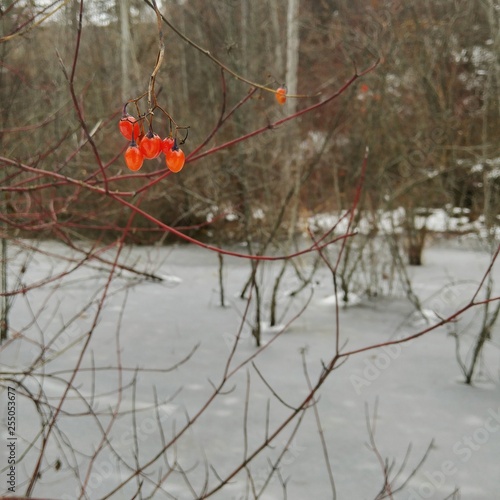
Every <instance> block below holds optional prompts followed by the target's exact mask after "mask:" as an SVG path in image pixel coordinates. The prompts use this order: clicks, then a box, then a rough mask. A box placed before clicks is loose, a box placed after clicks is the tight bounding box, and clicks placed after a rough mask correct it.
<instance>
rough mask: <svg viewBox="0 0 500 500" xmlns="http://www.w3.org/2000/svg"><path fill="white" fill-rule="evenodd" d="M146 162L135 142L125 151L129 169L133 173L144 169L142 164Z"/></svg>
mask: <svg viewBox="0 0 500 500" xmlns="http://www.w3.org/2000/svg"><path fill="white" fill-rule="evenodd" d="M143 162H144V156H143V154H142V153H141V151H140V150H139V147H138V146H137V144H136V142H135V141H132V142H131V143H130V146H129V147H128V148H127V151H125V163H126V164H127V167H128V168H129V169H130V170H132V171H133V172H137V170H140V169H141V167H142V163H143Z"/></svg>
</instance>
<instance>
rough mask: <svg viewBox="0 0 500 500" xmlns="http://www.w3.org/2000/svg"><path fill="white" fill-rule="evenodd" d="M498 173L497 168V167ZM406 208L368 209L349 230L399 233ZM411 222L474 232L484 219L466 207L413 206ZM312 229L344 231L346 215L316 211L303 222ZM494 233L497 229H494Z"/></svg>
mask: <svg viewBox="0 0 500 500" xmlns="http://www.w3.org/2000/svg"><path fill="white" fill-rule="evenodd" d="M498 172H500V170H498ZM496 175H500V174H498V173H497V172H496V171H492V172H491V176H496ZM405 220H406V211H405V209H404V208H403V207H398V208H397V209H394V210H392V211H385V210H377V211H376V212H375V213H372V212H368V213H366V214H362V216H361V217H360V218H359V220H358V221H357V223H356V224H355V225H351V227H350V231H351V232H352V231H353V230H356V232H358V233H360V234H365V235H368V234H370V233H372V232H373V231H379V232H381V233H384V234H401V233H402V232H403V230H404V225H405ZM413 224H414V227H415V228H416V229H421V228H423V227H424V226H425V228H426V229H427V231H431V232H435V233H446V232H452V233H463V234H467V233H474V234H479V235H481V236H482V235H484V234H485V231H486V229H485V226H484V218H482V217H479V218H478V220H475V221H471V220H470V218H469V213H468V212H467V210H466V209H461V208H458V207H451V206H450V207H445V208H434V209H432V208H431V209H429V208H425V209H423V208H422V209H418V208H417V209H416V210H415V215H414V216H413ZM303 225H304V226H305V227H309V228H310V229H311V231H313V233H314V232H324V231H328V230H330V229H331V228H332V227H333V226H336V227H335V234H343V233H345V232H347V230H348V227H349V216H346V213H345V212H341V213H331V212H328V213H318V214H315V215H313V216H311V217H309V218H308V220H307V223H306V224H303ZM496 232H498V229H497V231H496Z"/></svg>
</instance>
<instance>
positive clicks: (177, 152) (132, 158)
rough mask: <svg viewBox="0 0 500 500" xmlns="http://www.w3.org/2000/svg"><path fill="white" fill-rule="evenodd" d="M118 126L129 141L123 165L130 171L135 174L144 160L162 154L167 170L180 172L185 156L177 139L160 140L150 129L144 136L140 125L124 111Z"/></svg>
mask: <svg viewBox="0 0 500 500" xmlns="http://www.w3.org/2000/svg"><path fill="white" fill-rule="evenodd" d="M118 125H119V128H120V132H121V134H122V135H123V137H125V139H127V140H128V141H130V144H129V146H128V148H127V150H126V151H125V163H126V164H127V167H128V168H129V169H130V170H132V171H134V172H137V170H140V168H141V167H142V164H143V162H144V160H145V159H147V160H152V159H153V158H157V157H158V156H159V155H160V153H162V152H163V153H164V154H165V163H166V164H167V167H168V168H169V170H171V171H172V172H180V171H181V170H182V167H184V162H185V155H184V152H183V151H182V149H180V148H179V146H178V145H177V139H174V138H173V137H172V136H168V137H165V139H163V140H162V139H161V137H160V136H159V135H158V134H155V133H154V132H153V130H152V129H151V128H150V129H149V131H148V132H147V133H146V134H144V133H143V130H142V128H143V127H142V126H141V123H140V122H139V121H138V120H137V119H136V118H135V117H134V116H132V115H129V114H128V113H127V112H126V111H124V112H123V114H122V117H121V119H120V122H119V124H118Z"/></svg>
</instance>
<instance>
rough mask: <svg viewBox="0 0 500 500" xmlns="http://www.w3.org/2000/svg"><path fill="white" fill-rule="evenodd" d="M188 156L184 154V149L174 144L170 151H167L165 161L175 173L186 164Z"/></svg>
mask: <svg viewBox="0 0 500 500" xmlns="http://www.w3.org/2000/svg"><path fill="white" fill-rule="evenodd" d="M185 160H186V158H185V156H184V151H182V149H179V148H178V147H177V146H174V147H173V148H172V149H171V150H170V151H167V152H166V153H165V163H166V164H167V167H168V168H169V170H171V171H172V172H174V173H177V172H180V171H181V170H182V167H183V166H184V162H185Z"/></svg>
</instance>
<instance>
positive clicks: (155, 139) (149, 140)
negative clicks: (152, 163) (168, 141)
mask: <svg viewBox="0 0 500 500" xmlns="http://www.w3.org/2000/svg"><path fill="white" fill-rule="evenodd" d="M161 146H162V141H161V139H160V136H159V135H158V134H154V133H153V132H152V131H151V130H150V131H149V132H148V133H147V134H146V135H145V136H144V137H143V138H142V139H141V142H140V144H139V150H140V152H141V153H142V154H143V156H144V158H148V159H152V158H156V157H157V156H158V155H159V154H160V153H161Z"/></svg>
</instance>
